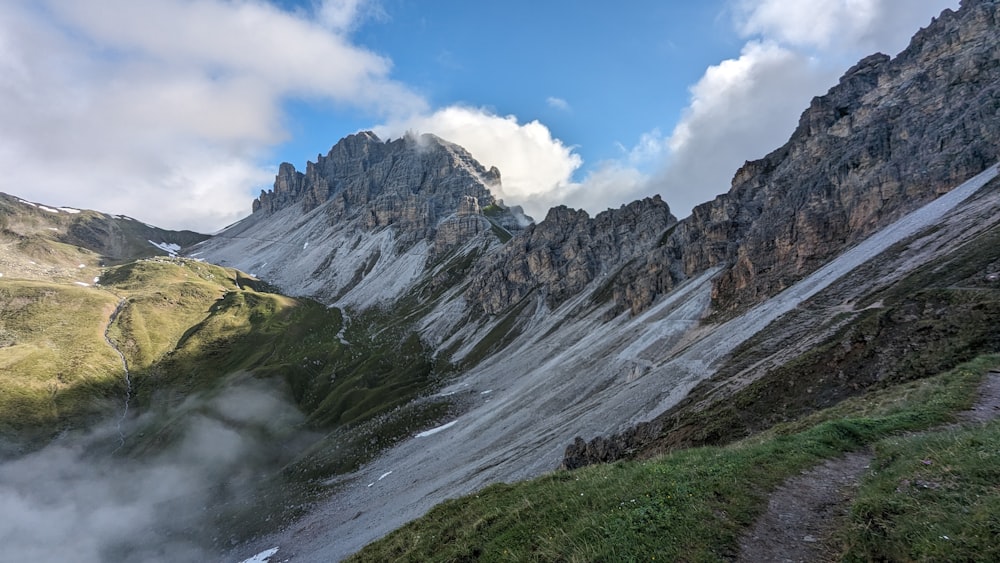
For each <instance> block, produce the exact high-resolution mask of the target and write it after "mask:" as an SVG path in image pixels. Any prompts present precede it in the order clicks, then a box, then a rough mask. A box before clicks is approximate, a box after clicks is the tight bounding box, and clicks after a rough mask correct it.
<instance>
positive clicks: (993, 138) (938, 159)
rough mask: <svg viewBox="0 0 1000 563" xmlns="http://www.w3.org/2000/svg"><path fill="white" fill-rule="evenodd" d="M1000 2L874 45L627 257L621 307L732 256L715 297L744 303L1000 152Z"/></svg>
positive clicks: (968, 8) (718, 304)
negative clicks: (756, 152)
mask: <svg viewBox="0 0 1000 563" xmlns="http://www.w3.org/2000/svg"><path fill="white" fill-rule="evenodd" d="M998 23H1000V3H998V2H997V1H996V0H975V1H967V2H963V3H962V8H961V9H960V10H958V11H952V10H945V11H944V12H942V14H941V15H940V17H938V18H936V19H935V20H934V21H933V22H932V23H931V24H930V25H929V26H928V27H926V28H924V29H922V30H921V31H919V32H918V33H917V34H916V35H915V36H914V38H913V40H912V41H911V42H910V45H909V46H908V47H907V48H906V49H905V50H904V51H902V52H901V53H900V54H899V55H897V56H896V57H895V58H890V57H888V56H887V55H884V54H881V53H877V54H874V55H871V56H868V57H866V58H864V59H862V60H861V61H860V62H858V63H857V64H856V65H854V66H853V67H851V68H850V69H849V70H848V71H847V72H846V73H845V74H844V76H843V77H842V78H841V79H840V81H839V83H838V84H836V85H835V86H833V87H832V88H831V89H830V90H829V92H827V94H825V95H823V96H819V97H816V98H814V99H813V100H812V102H811V104H810V106H809V108H808V109H806V111H805V112H803V114H802V116H801V118H800V120H799V125H798V127H797V128H796V130H795V132H794V133H793V134H792V136H791V138H790V139H789V141H788V142H787V143H786V144H785V145H784V146H782V147H780V148H778V149H777V150H775V151H774V152H772V153H770V154H768V155H767V156H765V157H764V158H762V159H760V160H757V161H753V162H747V163H746V164H745V165H744V166H743V167H741V168H740V170H739V171H737V172H736V174H735V176H734V177H733V181H732V187H731V189H730V190H729V192H728V193H725V194H723V195H720V196H718V197H717V198H715V200H713V201H710V202H707V203H704V204H702V205H700V206H698V207H696V208H695V209H694V211H693V212H692V214H691V216H690V217H689V218H687V219H685V220H684V221H682V222H681V223H680V224H679V225H678V226H677V228H676V229H674V230H673V231H672V233H671V235H670V236H669V237H667V239H666V240H665V241H664V245H663V246H662V247H659V248H657V249H655V250H654V251H652V252H651V253H650V254H649V255H647V256H645V257H644V258H643V259H642V260H638V261H636V262H635V263H633V264H632V265H630V266H628V267H627V268H626V271H624V272H623V275H622V286H621V288H620V291H616V298H617V299H618V301H619V306H620V307H622V308H630V309H631V310H632V311H640V310H642V309H644V308H645V307H648V306H649V305H650V304H651V303H652V299H654V298H655V296H656V295H658V294H659V290H658V289H657V288H667V289H669V288H671V287H673V285H674V284H676V283H678V282H679V281H681V280H683V279H686V278H688V277H690V276H692V275H695V274H697V273H699V272H702V271H705V270H706V269H707V268H710V267H713V266H716V265H723V266H726V269H725V270H724V272H723V273H722V274H721V275H720V277H719V278H718V279H717V280H716V283H715V289H714V292H713V304H714V306H715V308H716V309H717V310H723V311H730V312H737V311H741V310H744V309H746V308H747V307H749V306H751V305H753V304H755V303H758V302H760V301H761V300H763V299H766V298H767V297H770V296H772V295H774V294H776V293H778V292H779V291H781V290H783V289H784V288H786V287H788V286H789V285H790V284H791V283H793V282H794V281H796V280H798V279H801V278H802V277H803V276H805V275H806V274H808V273H810V272H812V271H814V270H815V269H816V268H818V267H819V266H820V265H822V264H824V263H825V262H827V261H828V260H829V259H831V258H832V257H834V256H836V255H837V254H838V253H840V252H842V251H843V250H844V249H846V248H847V247H849V246H851V245H853V244H855V243H857V242H859V241H860V240H862V239H863V238H865V237H866V236H868V235H869V234H871V233H873V232H874V231H875V230H877V229H878V228H880V227H882V226H885V225H887V224H889V223H890V222H892V221H894V220H895V219H897V218H899V217H900V216H902V215H903V214H905V213H907V212H909V211H911V210H913V209H915V208H916V207H918V206H920V205H922V204H924V203H927V202H928V201H930V200H932V199H934V198H936V197H938V196H939V195H941V194H942V193H944V192H945V191H947V190H949V189H951V188H952V187H953V186H956V185H958V184H959V183H960V182H961V181H963V180H964V179H966V178H969V177H971V176H973V175H975V174H977V173H979V172H980V171H982V170H984V169H985V168H986V167H988V166H989V165H991V164H992V163H994V162H996V161H997V160H998V158H1000V101H998V100H1000V42H998V41H997V37H998V36H997V32H996V30H997V26H998Z"/></svg>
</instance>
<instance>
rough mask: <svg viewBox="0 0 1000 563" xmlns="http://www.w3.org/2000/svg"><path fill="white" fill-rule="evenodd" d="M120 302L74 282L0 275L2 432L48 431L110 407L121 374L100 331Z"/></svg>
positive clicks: (5, 433) (11, 433)
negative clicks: (6, 279)
mask: <svg viewBox="0 0 1000 563" xmlns="http://www.w3.org/2000/svg"><path fill="white" fill-rule="evenodd" d="M115 303H116V299H115V298H114V296H112V295H109V294H107V293H104V292H100V291H96V290H93V289H88V288H83V287H78V286H74V285H62V284H54V283H43V282H31V281H9V280H8V281H3V282H0V334H2V335H3V336H2V337H3V342H4V344H5V345H4V346H2V347H0V383H2V384H0V435H2V436H7V437H12V436H17V437H25V436H39V435H41V436H45V435H48V434H50V433H51V432H54V431H55V430H56V428H57V427H58V426H59V425H60V424H61V423H65V422H71V421H76V420H78V419H80V418H81V417H84V416H87V415H90V414H94V413H95V412H100V411H103V410H105V409H106V408H107V407H108V406H109V403H110V401H111V400H112V398H113V397H114V395H115V394H116V393H117V391H118V388H119V387H120V386H121V378H122V370H121V364H120V363H119V361H118V357H117V356H116V355H115V353H114V352H113V351H112V350H111V349H110V348H109V347H108V346H107V344H106V343H105V342H104V333H103V330H104V326H105V323H106V322H107V319H108V316H109V315H110V314H111V312H112V311H113V310H114V308H115Z"/></svg>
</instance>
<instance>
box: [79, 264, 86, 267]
mask: <svg viewBox="0 0 1000 563" xmlns="http://www.w3.org/2000/svg"><path fill="white" fill-rule="evenodd" d="M86 267H87V265H86V264H80V265H79V266H77V268H86Z"/></svg>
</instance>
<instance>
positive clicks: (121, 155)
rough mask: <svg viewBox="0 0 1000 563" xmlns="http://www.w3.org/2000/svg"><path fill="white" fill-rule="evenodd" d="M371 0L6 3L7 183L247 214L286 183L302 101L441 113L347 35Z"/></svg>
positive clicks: (202, 225) (211, 225) (27, 191)
mask: <svg viewBox="0 0 1000 563" xmlns="http://www.w3.org/2000/svg"><path fill="white" fill-rule="evenodd" d="M363 4H364V3H363V2H359V1H350V0H329V1H327V2H325V3H324V4H322V6H321V7H320V8H319V9H320V16H321V17H318V18H313V17H309V15H308V14H302V13H289V12H284V11H281V10H280V9H278V8H276V7H274V6H272V5H270V4H267V3H262V2H224V1H222V0H205V1H202V2H190V1H187V0H150V1H147V2H130V1H127V0H90V1H88V2H62V1H57V0H51V1H46V2H29V1H27V0H23V1H22V0H12V1H11V2H4V3H2V4H0V46H2V48H0V71H2V72H0V167H2V168H3V169H4V170H5V175H4V182H3V183H2V184H0V190H2V191H7V192H13V193H16V194H17V195H19V196H21V197H26V198H29V199H34V200H37V201H42V202H46V203H50V204H54V205H70V206H74V207H94V206H96V205H103V203H104V202H107V203H108V207H104V208H102V209H101V210H102V211H109V212H113V213H125V214H128V215H131V216H134V217H137V218H144V219H147V220H150V221H153V220H154V219H155V221H154V222H156V223H158V224H160V225H162V226H166V227H173V228H194V229H198V230H209V231H210V230H214V229H216V228H218V227H220V226H222V225H224V224H226V223H227V222H230V221H232V220H233V219H236V218H238V217H240V216H242V215H245V214H246V213H247V211H248V205H249V196H250V194H252V193H254V191H255V190H257V189H259V188H260V187H261V186H266V185H268V184H270V182H271V180H272V179H273V170H270V164H262V163H265V162H266V158H267V157H268V155H267V151H268V150H269V149H270V148H271V147H273V146H274V145H276V144H277V143H279V142H281V141H283V140H285V137H286V132H285V130H284V128H283V120H284V115H283V113H282V104H283V103H284V102H285V101H286V100H287V99H290V98H300V99H317V100H327V101H329V102H330V103H334V104H345V105H349V106H352V107H355V108H358V109H360V110H362V111H365V112H368V113H370V114H371V115H373V116H382V117H383V118H393V117H396V116H399V115H406V114H411V113H414V112H421V111H425V110H426V102H425V101H424V100H423V99H422V98H421V97H420V96H418V95H416V94H414V93H413V92H412V91H410V89H409V88H407V87H406V86H405V85H403V84H400V83H398V82H396V81H394V80H392V79H391V78H389V73H390V71H391V66H392V65H391V62H390V61H389V60H387V59H385V58H384V57H381V56H379V55H376V54H374V53H372V52H370V51H367V50H365V49H362V48H359V47H357V46H355V45H353V44H351V43H350V41H348V40H347V39H346V38H345V36H344V35H343V32H344V30H345V29H347V28H349V24H350V21H351V18H356V17H358V14H359V13H360V10H362V8H363ZM179 38H183V40H179ZM140 193H141V194H143V195H142V197H135V195H136V194H140Z"/></svg>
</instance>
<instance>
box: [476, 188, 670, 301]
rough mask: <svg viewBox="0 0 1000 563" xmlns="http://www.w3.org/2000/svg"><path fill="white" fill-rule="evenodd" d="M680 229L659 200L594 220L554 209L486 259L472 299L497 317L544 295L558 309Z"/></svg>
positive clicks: (582, 213) (580, 213)
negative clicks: (535, 294)
mask: <svg viewBox="0 0 1000 563" xmlns="http://www.w3.org/2000/svg"><path fill="white" fill-rule="evenodd" d="M676 223H677V218H675V217H674V216H673V215H672V214H671V213H670V208H669V207H668V206H667V204H666V203H664V202H663V200H661V199H660V198H659V196H656V197H652V198H646V199H644V200H641V201H635V202H632V203H630V204H628V205H625V206H622V207H621V208H619V209H614V210H608V211H605V212H603V213H599V214H598V215H597V216H596V217H594V218H591V217H590V216H589V215H588V214H587V212H586V211H582V210H581V211H578V210H575V209H570V208H568V207H565V206H559V207H553V208H552V209H550V210H549V213H548V215H546V217H545V220H544V221H542V222H541V223H538V224H537V225H531V226H529V227H528V228H527V229H525V230H524V232H523V233H521V234H520V235H518V236H517V237H515V238H514V239H512V240H511V241H510V242H509V243H507V244H506V245H505V246H504V247H503V248H502V249H500V250H499V251H497V252H495V253H493V254H491V255H489V256H486V257H484V258H483V260H482V262H481V263H480V265H479V267H478V269H477V271H476V272H475V273H474V274H473V279H472V283H471V286H470V287H469V289H468V290H467V291H466V298H467V299H469V300H470V301H472V302H474V303H477V304H479V305H480V306H481V307H482V309H483V311H484V312H486V313H489V314H496V313H499V312H501V311H503V310H504V309H506V308H508V307H510V306H511V305H514V304H516V303H517V302H518V301H520V300H521V299H523V298H525V297H526V296H528V294H530V293H531V292H533V291H536V290H538V291H540V292H541V293H542V294H543V295H544V297H545V300H546V302H547V304H548V305H549V307H555V306H558V305H559V304H560V303H562V302H563V301H565V300H566V299H567V298H569V297H572V296H573V295H575V294H577V293H578V292H580V291H581V290H582V289H583V288H584V287H586V286H587V285H588V284H589V283H590V282H592V281H594V280H595V279H597V278H599V277H606V276H608V275H612V274H614V273H615V272H616V271H617V270H618V268H619V267H620V266H621V264H622V263H624V262H626V261H628V260H631V259H633V258H634V257H635V256H639V255H642V254H644V253H645V252H647V251H648V250H649V249H650V248H652V247H653V246H655V245H656V244H657V242H658V241H659V240H660V239H661V238H662V236H663V234H664V232H665V231H666V230H667V229H669V228H670V227H672V226H673V225H674V224H676Z"/></svg>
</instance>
